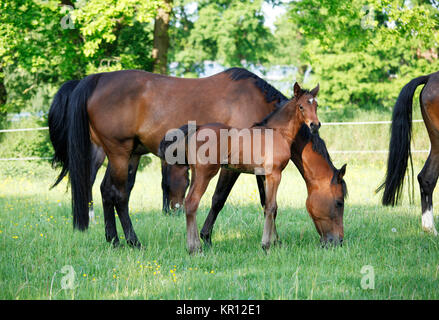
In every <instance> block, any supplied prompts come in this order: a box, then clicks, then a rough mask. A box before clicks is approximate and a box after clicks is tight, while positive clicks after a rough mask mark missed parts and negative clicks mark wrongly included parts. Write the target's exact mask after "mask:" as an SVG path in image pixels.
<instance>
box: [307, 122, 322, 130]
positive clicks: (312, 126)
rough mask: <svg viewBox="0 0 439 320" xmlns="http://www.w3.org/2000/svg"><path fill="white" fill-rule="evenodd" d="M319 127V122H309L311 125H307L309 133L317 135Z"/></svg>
mask: <svg viewBox="0 0 439 320" xmlns="http://www.w3.org/2000/svg"><path fill="white" fill-rule="evenodd" d="M321 126H322V124H321V123H320V121H319V122H318V123H316V122H311V124H310V125H309V128H310V129H311V133H317V132H318V131H319V129H320V127H321Z"/></svg>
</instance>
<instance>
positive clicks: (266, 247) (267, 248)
mask: <svg viewBox="0 0 439 320" xmlns="http://www.w3.org/2000/svg"><path fill="white" fill-rule="evenodd" d="M269 249H270V243H263V244H262V250H264V252H265V253H267V252H268V250H269Z"/></svg>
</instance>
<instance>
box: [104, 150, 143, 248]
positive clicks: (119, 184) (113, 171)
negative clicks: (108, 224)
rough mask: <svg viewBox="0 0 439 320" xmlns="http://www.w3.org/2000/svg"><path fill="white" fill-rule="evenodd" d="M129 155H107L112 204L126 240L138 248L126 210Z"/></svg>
mask: <svg viewBox="0 0 439 320" xmlns="http://www.w3.org/2000/svg"><path fill="white" fill-rule="evenodd" d="M130 158H131V157H130V156H129V155H126V154H124V153H113V154H111V155H108V159H109V163H111V166H110V178H111V184H112V186H111V188H112V191H113V195H114V204H115V207H116V211H117V214H118V215H119V220H120V223H121V225H122V228H123V231H124V234H125V238H126V241H127V243H128V244H129V245H131V246H133V247H138V248H140V246H141V244H140V242H139V240H138V239H137V236H136V233H135V232H134V228H133V225H132V223H131V219H130V216H129V212H128V200H129V194H130V192H129V190H128V169H129V161H130Z"/></svg>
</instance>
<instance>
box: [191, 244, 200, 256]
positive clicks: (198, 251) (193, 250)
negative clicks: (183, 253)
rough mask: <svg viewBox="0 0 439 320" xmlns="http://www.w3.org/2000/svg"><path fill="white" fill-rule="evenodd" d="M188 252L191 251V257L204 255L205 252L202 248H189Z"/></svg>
mask: <svg viewBox="0 0 439 320" xmlns="http://www.w3.org/2000/svg"><path fill="white" fill-rule="evenodd" d="M188 251H189V254H190V255H195V254H197V253H202V252H203V250H202V249H201V246H197V247H193V248H189V249H188Z"/></svg>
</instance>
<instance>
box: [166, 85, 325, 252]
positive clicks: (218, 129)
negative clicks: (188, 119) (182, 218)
mask: <svg viewBox="0 0 439 320" xmlns="http://www.w3.org/2000/svg"><path fill="white" fill-rule="evenodd" d="M318 90H319V86H317V87H316V88H314V89H313V90H312V91H307V90H302V89H301V88H300V86H299V85H298V84H297V83H296V84H295V85H294V98H292V99H291V100H290V101H288V102H287V103H286V104H285V105H284V106H283V107H281V108H279V109H276V110H275V111H274V112H272V113H271V114H270V115H268V116H267V118H266V119H264V120H263V121H262V122H260V123H257V124H255V125H254V126H253V127H251V128H250V129H244V130H246V131H245V132H246V133H247V134H248V136H249V137H250V138H251V139H250V141H251V144H250V145H249V144H248V143H247V144H245V143H244V142H243V141H242V140H238V142H239V143H238V145H239V147H238V148H237V150H236V148H235V150H233V147H232V148H231V146H232V145H233V143H234V142H235V141H234V138H238V139H239V138H240V136H241V133H242V132H243V131H244V130H242V131H240V132H239V133H236V132H237V131H238V129H236V128H232V127H230V126H227V125H225V124H221V123H212V124H206V125H202V126H197V128H196V132H194V134H193V135H190V132H188V131H189V129H188V126H183V127H181V128H180V130H182V131H183V132H184V135H185V139H180V140H177V141H176V142H174V143H175V144H177V145H178V144H181V143H182V141H181V140H184V143H185V146H184V148H185V154H186V160H185V162H186V161H188V162H189V165H190V169H191V172H192V179H191V186H190V189H189V192H188V194H187V196H186V199H185V204H184V205H185V211H186V227H187V246H188V250H189V252H190V253H193V252H195V251H199V250H200V249H201V243H200V239H199V234H198V228H197V223H196V213H197V209H198V205H199V202H200V200H201V197H202V196H203V194H204V193H205V191H206V189H207V186H208V184H209V182H210V180H211V179H212V178H213V177H214V176H215V175H216V174H217V172H218V171H219V169H220V168H221V167H224V168H225V169H228V170H237V171H239V172H243V173H254V174H263V175H264V176H265V208H264V216H265V225H264V232H263V237H262V247H263V249H265V250H266V249H268V248H269V247H270V245H271V244H272V243H273V242H274V240H275V237H276V231H275V224H274V219H275V216H276V212H277V203H276V193H277V189H278V186H279V183H280V180H281V173H282V170H283V169H284V168H285V167H286V165H287V164H288V161H289V159H290V158H291V145H292V143H293V141H294V138H295V137H296V134H297V133H298V131H299V129H300V127H301V126H302V125H303V124H306V125H307V126H308V127H309V128H310V129H311V131H312V132H316V131H317V130H318V128H319V127H320V122H319V120H318V118H317V114H316V112H317V102H316V100H315V97H316V96H317V93H318ZM224 132H227V135H226V142H225V143H224V141H221V142H223V143H219V141H220V140H221V139H220V138H221V137H224ZM206 137H208V138H209V139H208V141H207V142H203V141H204V140H205V139H206ZM255 137H258V138H255ZM267 138H268V139H267ZM269 138H272V139H271V141H270V139H269ZM170 144H172V142H169V141H168V140H167V139H166V137H165V138H164V139H163V140H162V142H161V143H160V147H159V150H160V151H159V155H160V156H161V157H165V154H166V155H168V154H169V152H168V153H167V152H166V149H167V148H168V147H169V146H170ZM191 146H193V147H192V148H191ZM234 146H236V144H235V145H234ZM225 147H227V148H225ZM225 149H226V150H225ZM231 149H232V150H231ZM255 150H259V152H260V157H259V159H258V161H256V159H255V158H256V157H255ZM203 151H204V154H202V152H203ZM194 152H195V153H194ZM249 155H250V156H249ZM202 157H209V161H205V160H203V159H202ZM245 159H247V160H245ZM168 160H169V159H168ZM194 160H195V161H194ZM248 160H249V161H248Z"/></svg>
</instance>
